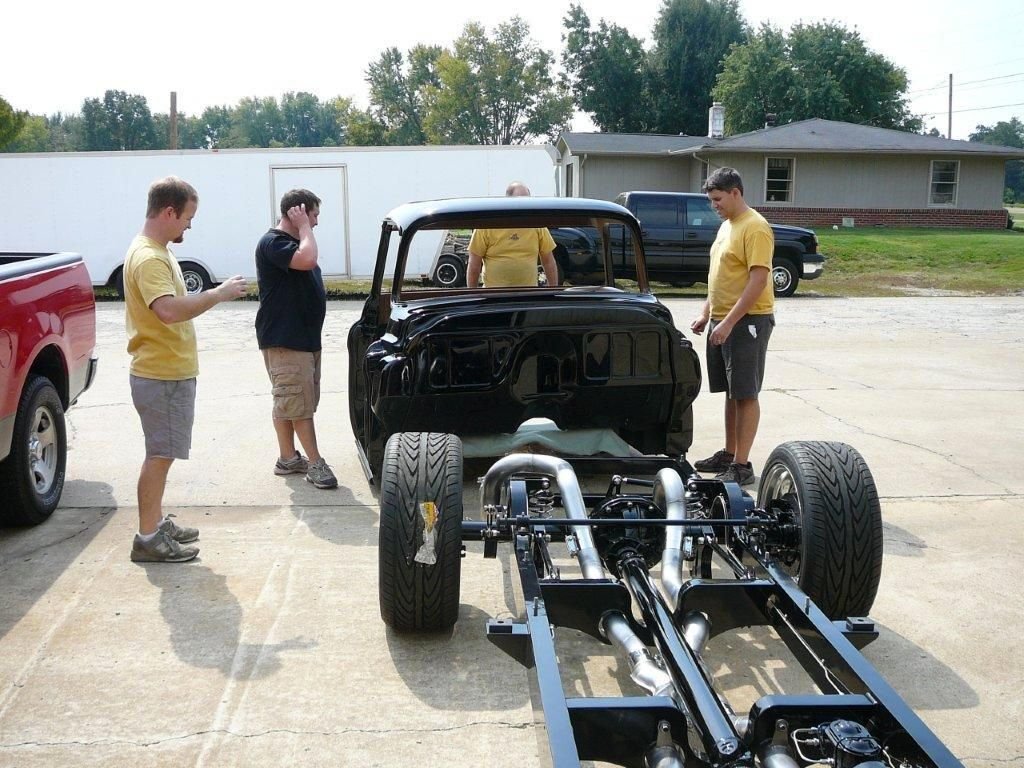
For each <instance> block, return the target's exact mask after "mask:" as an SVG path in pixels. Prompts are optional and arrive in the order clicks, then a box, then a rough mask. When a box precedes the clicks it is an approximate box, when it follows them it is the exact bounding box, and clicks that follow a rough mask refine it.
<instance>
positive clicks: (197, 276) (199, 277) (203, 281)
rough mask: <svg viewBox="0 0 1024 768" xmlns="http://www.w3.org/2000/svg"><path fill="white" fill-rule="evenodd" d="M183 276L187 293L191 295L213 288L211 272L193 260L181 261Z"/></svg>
mask: <svg viewBox="0 0 1024 768" xmlns="http://www.w3.org/2000/svg"><path fill="white" fill-rule="evenodd" d="M181 276H182V278H184V280H185V293H187V294H188V295H189V296H194V295H195V294H197V293H202V292H203V291H206V290H209V289H210V288H213V281H212V280H211V279H210V273H209V272H207V271H206V270H205V269H203V268H202V267H201V266H199V265H198V264H195V263H193V262H191V261H183V262H181Z"/></svg>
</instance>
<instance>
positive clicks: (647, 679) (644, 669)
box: [601, 611, 675, 696]
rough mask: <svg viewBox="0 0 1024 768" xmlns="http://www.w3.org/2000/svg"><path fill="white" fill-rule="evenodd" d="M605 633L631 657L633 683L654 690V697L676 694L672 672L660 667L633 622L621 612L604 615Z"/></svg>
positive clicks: (602, 628)
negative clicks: (631, 624)
mask: <svg viewBox="0 0 1024 768" xmlns="http://www.w3.org/2000/svg"><path fill="white" fill-rule="evenodd" d="M601 634H603V635H604V636H605V637H606V638H608V640H609V641H610V642H611V643H612V644H613V645H614V646H616V647H617V648H618V649H619V650H620V651H622V652H623V653H624V654H625V655H626V658H627V659H628V660H629V676H630V677H631V678H633V682H634V683H636V684H637V685H639V686H640V687H641V688H644V689H645V690H647V691H650V693H651V695H652V696H672V695H673V694H674V693H675V686H674V685H673V684H672V678H671V676H670V675H669V673H668V672H666V671H665V670H664V669H662V668H661V667H659V666H658V664H657V662H655V661H654V657H653V656H652V655H651V652H650V651H649V650H648V649H647V646H646V645H644V644H643V642H642V641H641V640H640V638H639V637H637V636H636V633H635V632H634V631H633V629H632V627H630V626H629V621H627V620H626V617H625V616H624V615H622V614H621V613H619V612H618V611H609V612H608V613H606V614H605V615H604V616H602V617H601Z"/></svg>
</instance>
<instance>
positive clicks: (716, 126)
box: [708, 101, 725, 139]
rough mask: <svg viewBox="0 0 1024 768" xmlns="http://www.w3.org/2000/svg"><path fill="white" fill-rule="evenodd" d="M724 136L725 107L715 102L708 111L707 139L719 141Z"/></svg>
mask: <svg viewBox="0 0 1024 768" xmlns="http://www.w3.org/2000/svg"><path fill="white" fill-rule="evenodd" d="M724 136H725V107H724V106H722V102H720V101H716V102H713V103H712V104H711V109H709V110H708V138H711V139H721V138H723V137H724Z"/></svg>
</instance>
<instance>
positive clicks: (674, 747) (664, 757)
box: [644, 720, 686, 768]
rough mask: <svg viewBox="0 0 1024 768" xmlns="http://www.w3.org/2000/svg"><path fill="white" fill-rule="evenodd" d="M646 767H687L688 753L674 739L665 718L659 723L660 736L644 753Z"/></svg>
mask: <svg viewBox="0 0 1024 768" xmlns="http://www.w3.org/2000/svg"><path fill="white" fill-rule="evenodd" d="M644 768H686V755H685V754H684V753H683V750H682V749H680V748H679V745H678V744H676V743H675V742H674V741H673V740H672V729H671V727H670V726H669V724H668V723H667V722H666V721H665V720H662V721H661V722H660V723H658V738H657V740H656V741H655V742H654V746H653V747H651V748H650V749H649V750H647V754H646V755H644Z"/></svg>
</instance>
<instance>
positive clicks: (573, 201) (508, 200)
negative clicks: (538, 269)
mask: <svg viewBox="0 0 1024 768" xmlns="http://www.w3.org/2000/svg"><path fill="white" fill-rule="evenodd" d="M545 217H556V218H557V219H558V223H561V224H566V225H568V224H569V223H571V222H576V223H586V222H587V220H588V219H592V218H612V219H619V220H634V217H633V214H632V213H630V211H629V210H628V209H626V208H623V207H622V206H621V205H618V204H617V203H610V202H608V201H607V200H592V199H590V198H585V197H460V198H450V199H447V200H424V201H421V202H415V203H405V204H404V205H400V206H398V207H397V208H394V209H392V210H391V211H390V212H388V214H387V216H385V219H386V220H388V221H391V222H392V223H393V224H394V225H395V226H396V227H397V228H398V229H399V231H402V232H404V231H406V230H407V229H409V228H410V227H415V228H417V229H419V228H423V227H427V226H430V225H443V224H446V223H450V222H452V221H456V220H458V221H460V222H463V223H465V224H473V223H476V222H478V223H481V224H483V223H487V224H490V225H491V226H494V225H495V224H498V223H501V222H502V220H507V221H508V222H509V223H515V224H518V225H520V226H529V225H531V224H532V225H535V226H543V225H544V222H543V221H541V220H542V219H543V218H545Z"/></svg>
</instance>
